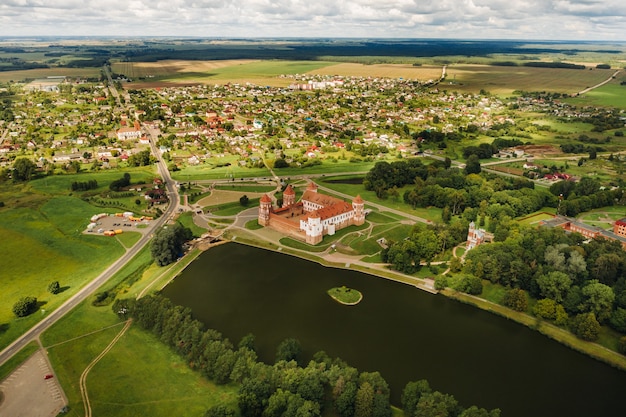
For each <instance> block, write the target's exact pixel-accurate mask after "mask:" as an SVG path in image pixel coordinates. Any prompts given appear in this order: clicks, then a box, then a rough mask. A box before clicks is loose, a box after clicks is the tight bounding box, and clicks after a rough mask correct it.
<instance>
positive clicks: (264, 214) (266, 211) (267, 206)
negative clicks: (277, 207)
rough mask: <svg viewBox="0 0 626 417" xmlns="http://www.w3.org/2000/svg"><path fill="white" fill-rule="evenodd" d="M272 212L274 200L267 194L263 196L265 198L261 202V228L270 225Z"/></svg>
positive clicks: (259, 220)
mask: <svg viewBox="0 0 626 417" xmlns="http://www.w3.org/2000/svg"><path fill="white" fill-rule="evenodd" d="M271 210H272V199H271V198H269V196H268V195H267V194H263V197H261V199H260V200H259V219H258V222H259V224H260V225H261V226H268V225H269V224H270V211H271Z"/></svg>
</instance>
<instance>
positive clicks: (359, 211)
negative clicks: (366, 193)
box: [352, 195, 365, 226]
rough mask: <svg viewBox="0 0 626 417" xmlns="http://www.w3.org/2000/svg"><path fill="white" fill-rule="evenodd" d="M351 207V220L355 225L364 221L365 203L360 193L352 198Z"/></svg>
mask: <svg viewBox="0 0 626 417" xmlns="http://www.w3.org/2000/svg"><path fill="white" fill-rule="evenodd" d="M352 209H353V210H354V217H353V218H352V222H353V223H354V224H355V225H357V226H360V225H362V224H363V223H365V203H364V202H363V199H362V198H361V196H360V195H357V196H356V197H355V199H354V200H352Z"/></svg>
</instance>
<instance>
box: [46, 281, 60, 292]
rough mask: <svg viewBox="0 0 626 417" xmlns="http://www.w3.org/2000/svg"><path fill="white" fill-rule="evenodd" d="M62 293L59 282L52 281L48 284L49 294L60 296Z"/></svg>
mask: <svg viewBox="0 0 626 417" xmlns="http://www.w3.org/2000/svg"><path fill="white" fill-rule="evenodd" d="M59 291H61V286H60V285H59V281H52V282H51V283H50V284H48V292H49V293H51V294H58V293H59Z"/></svg>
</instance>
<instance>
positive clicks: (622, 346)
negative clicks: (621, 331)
mask: <svg viewBox="0 0 626 417" xmlns="http://www.w3.org/2000/svg"><path fill="white" fill-rule="evenodd" d="M617 350H618V351H619V353H621V354H622V355H626V336H622V337H620V339H619V345H617Z"/></svg>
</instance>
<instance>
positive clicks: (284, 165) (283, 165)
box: [274, 158, 289, 169]
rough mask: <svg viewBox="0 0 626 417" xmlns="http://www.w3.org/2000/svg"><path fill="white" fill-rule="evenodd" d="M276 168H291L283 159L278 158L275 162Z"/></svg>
mask: <svg viewBox="0 0 626 417" xmlns="http://www.w3.org/2000/svg"><path fill="white" fill-rule="evenodd" d="M274 168H277V169H280V168H289V163H288V162H287V161H285V160H284V159H283V158H276V160H274Z"/></svg>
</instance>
